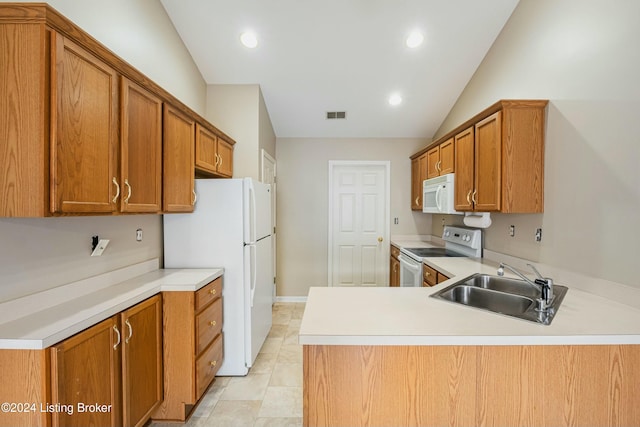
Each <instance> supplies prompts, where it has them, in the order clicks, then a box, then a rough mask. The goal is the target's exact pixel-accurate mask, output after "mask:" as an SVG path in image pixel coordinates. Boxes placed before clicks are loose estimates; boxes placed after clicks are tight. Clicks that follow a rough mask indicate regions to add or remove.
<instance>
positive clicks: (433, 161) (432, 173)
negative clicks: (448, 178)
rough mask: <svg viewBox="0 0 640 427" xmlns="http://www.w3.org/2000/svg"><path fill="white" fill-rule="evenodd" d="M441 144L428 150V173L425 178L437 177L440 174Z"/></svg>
mask: <svg viewBox="0 0 640 427" xmlns="http://www.w3.org/2000/svg"><path fill="white" fill-rule="evenodd" d="M439 163H440V146H439V145H438V146H436V147H433V148H432V149H431V150H429V151H427V174H426V175H425V178H424V179H429V178H435V177H437V176H438V175H440V169H439V166H440V165H439Z"/></svg>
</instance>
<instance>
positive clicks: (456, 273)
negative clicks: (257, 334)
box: [299, 257, 640, 345]
mask: <svg viewBox="0 0 640 427" xmlns="http://www.w3.org/2000/svg"><path fill="white" fill-rule="evenodd" d="M423 261H424V263H426V264H429V265H431V266H432V267H434V268H436V269H438V270H439V271H441V272H442V273H445V274H447V275H448V276H450V277H451V279H449V280H447V281H445V282H443V283H440V284H439V285H437V286H434V287H431V288H411V287H405V288H389V287H379V288H346V287H345V288H338V287H335V288H333V287H331V288H330V287H313V288H311V289H310V292H309V296H308V298H307V304H306V307H305V312H304V316H303V319H302V324H301V326H300V335H299V342H300V344H306V345H560V344H576V345H577V344H585V345H586V344H640V309H638V308H637V307H634V306H633V305H628V304H625V303H623V300H618V301H616V300H615V299H609V298H605V297H604V296H602V295H598V294H596V293H594V292H591V289H588V288H585V289H582V288H580V286H579V285H580V283H564V282H556V283H557V284H560V285H565V286H567V287H568V288H569V290H568V292H567V294H566V296H565V298H564V301H563V302H562V304H561V306H560V308H559V310H558V312H557V314H556V316H555V318H554V319H553V322H552V323H551V325H540V324H536V323H533V322H529V321H525V320H520V319H517V318H513V317H509V316H503V315H499V314H495V313H491V312H487V311H483V310H478V309H474V308H470V307H465V306H463V305H460V304H455V303H449V302H446V301H442V300H438V299H434V298H429V295H430V294H432V293H434V292H437V291H439V290H440V289H442V288H444V287H446V286H449V285H451V284H453V283H455V282H457V281H458V280H460V279H463V278H465V277H467V276H470V275H471V274H474V273H478V272H479V273H488V274H493V275H495V274H496V270H497V267H498V264H497V263H496V262H494V261H490V260H488V259H482V258H448V257H442V258H425V259H424V260H423ZM543 273H544V270H543ZM505 275H506V276H510V274H508V273H505ZM513 277H515V276H513ZM552 277H553V276H552ZM627 291H628V290H627ZM628 292H635V290H631V291H628ZM638 296H640V291H639V292H638Z"/></svg>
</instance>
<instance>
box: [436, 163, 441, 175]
mask: <svg viewBox="0 0 640 427" xmlns="http://www.w3.org/2000/svg"><path fill="white" fill-rule="evenodd" d="M441 163H442V160H438V163H436V170H437V171H438V172H442V169H441V168H440V164H441Z"/></svg>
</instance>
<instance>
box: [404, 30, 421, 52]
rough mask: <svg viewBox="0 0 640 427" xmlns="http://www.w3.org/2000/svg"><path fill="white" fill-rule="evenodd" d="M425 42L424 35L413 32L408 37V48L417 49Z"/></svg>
mask: <svg viewBox="0 0 640 427" xmlns="http://www.w3.org/2000/svg"><path fill="white" fill-rule="evenodd" d="M423 41H424V35H422V33H421V32H420V31H418V30H415V31H412V32H411V34H409V37H407V47H409V48H411V49H415V48H416V47H418V46H420V45H421V44H422V42H423Z"/></svg>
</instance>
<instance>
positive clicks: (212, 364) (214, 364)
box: [209, 360, 218, 366]
mask: <svg viewBox="0 0 640 427" xmlns="http://www.w3.org/2000/svg"><path fill="white" fill-rule="evenodd" d="M209 364H210V365H211V366H216V365H217V364H218V362H217V361H215V360H214V361H213V362H211V363H209Z"/></svg>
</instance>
